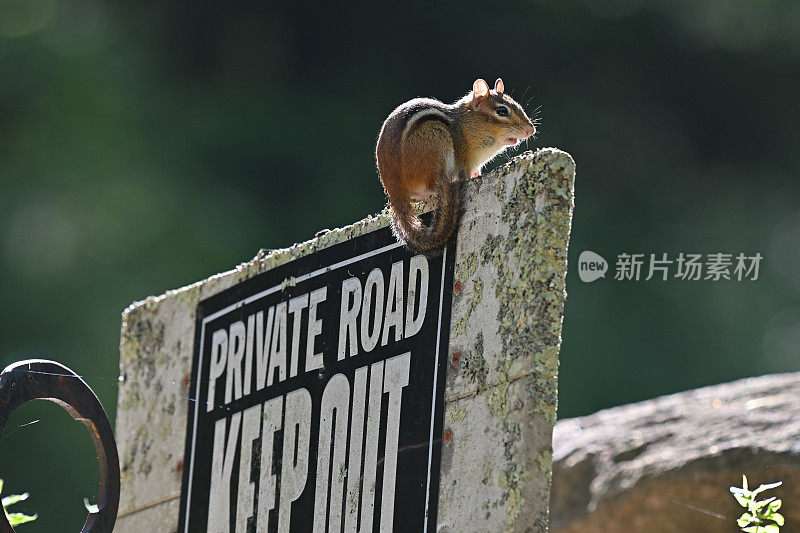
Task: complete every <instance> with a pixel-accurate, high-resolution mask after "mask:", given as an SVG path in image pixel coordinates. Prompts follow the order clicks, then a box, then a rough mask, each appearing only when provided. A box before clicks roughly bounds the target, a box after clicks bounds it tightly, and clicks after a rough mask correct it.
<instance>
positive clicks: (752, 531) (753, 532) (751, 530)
mask: <svg viewBox="0 0 800 533" xmlns="http://www.w3.org/2000/svg"><path fill="white" fill-rule="evenodd" d="M742 531H744V532H745V533H759V532H758V526H751V527H746V528H744V529H742Z"/></svg>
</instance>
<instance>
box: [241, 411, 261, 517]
mask: <svg viewBox="0 0 800 533" xmlns="http://www.w3.org/2000/svg"><path fill="white" fill-rule="evenodd" d="M259 433H261V404H258V405H254V406H253V407H250V408H248V409H245V411H244V416H243V418H242V450H241V452H240V454H239V494H238V497H237V501H236V533H240V532H241V533H246V531H247V519H248V518H250V517H251V516H253V506H254V504H255V500H254V497H255V489H256V486H255V483H253V482H252V481H251V480H250V472H251V470H252V459H253V441H254V440H255V439H257V438H258V435H259Z"/></svg>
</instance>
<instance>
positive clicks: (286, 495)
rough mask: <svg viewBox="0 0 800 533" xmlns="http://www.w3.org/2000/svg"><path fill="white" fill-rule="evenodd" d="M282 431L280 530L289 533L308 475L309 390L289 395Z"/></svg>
mask: <svg viewBox="0 0 800 533" xmlns="http://www.w3.org/2000/svg"><path fill="white" fill-rule="evenodd" d="M283 428H284V429H283V459H282V461H281V501H280V507H279V512H278V531H279V532H280V533H284V532H287V533H288V531H289V524H290V518H291V510H292V502H293V501H295V500H296V499H297V498H299V497H300V495H301V494H302V493H303V489H304V488H305V486H306V476H307V475H308V450H309V435H310V434H311V394H309V392H308V391H307V390H306V389H298V390H296V391H293V392H290V393H289V394H287V395H286V416H285V421H284V423H283ZM295 443H297V455H295V453H294V449H295Z"/></svg>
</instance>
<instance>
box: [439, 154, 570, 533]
mask: <svg viewBox="0 0 800 533" xmlns="http://www.w3.org/2000/svg"><path fill="white" fill-rule="evenodd" d="M573 178H574V163H573V161H572V158H571V157H570V156H569V155H568V154H566V153H564V152H561V151H558V150H554V149H544V150H540V151H538V152H536V153H535V154H532V153H527V154H524V155H522V156H520V157H518V158H515V159H514V160H512V161H511V162H510V163H509V164H508V165H505V166H503V167H500V168H499V169H498V170H497V171H495V173H493V174H490V175H487V176H484V177H483V178H482V180H481V182H480V184H477V183H476V184H474V185H473V184H472V183H470V185H469V187H468V189H469V194H470V200H469V201H468V202H467V204H466V208H465V219H464V220H463V221H462V227H461V229H460V232H459V250H460V251H459V252H458V253H457V255H456V278H457V279H458V280H460V282H461V285H460V287H461V291H459V292H457V294H456V295H455V296H454V311H453V321H452V326H451V343H455V346H456V347H457V349H458V348H460V349H461V352H462V354H461V361H462V362H461V367H460V371H459V374H458V377H457V378H456V379H455V380H451V379H448V383H451V382H452V383H453V387H454V388H456V389H457V392H456V393H455V394H453V393H450V398H451V401H452V402H455V404H456V405H457V404H458V403H459V402H466V403H465V405H470V407H469V408H468V414H467V416H466V417H465V420H464V422H463V424H466V425H463V424H462V425H460V426H459V427H458V430H459V434H461V435H463V434H464V432H465V431H466V432H467V433H470V432H476V433H478V434H477V435H476V436H475V437H474V438H472V439H470V441H469V443H468V444H463V445H464V446H476V447H479V448H483V449H484V454H485V456H486V457H487V459H486V461H487V465H488V466H487V467H490V468H491V469H492V471H493V472H495V474H494V475H493V476H489V477H487V476H485V475H484V474H483V473H482V472H475V473H474V474H473V473H472V471H470V470H469V469H468V468H467V467H464V468H462V469H460V470H459V469H458V468H457V465H456V464H454V465H453V468H452V469H451V470H450V472H449V475H459V476H460V481H459V483H462V482H464V481H467V479H470V480H471V479H472V478H473V477H475V481H474V482H478V483H481V484H482V485H486V487H487V491H488V492H487V493H486V494H491V495H492V496H491V498H490V499H489V500H481V501H474V502H473V505H474V506H477V507H481V506H482V504H485V505H483V507H485V508H487V509H497V512H493V511H492V512H486V513H484V514H480V515H478V514H475V515H472V514H471V513H470V511H469V510H468V509H466V508H465V507H464V506H463V505H462V506H458V509H459V511H460V512H461V513H466V515H467V516H470V518H469V519H468V520H465V521H462V522H460V523H461V525H462V526H463V527H472V528H478V529H480V528H481V527H483V528H484V529H485V530H503V529H505V530H508V531H546V528H547V497H546V495H547V493H548V491H549V486H550V479H551V466H550V465H551V462H552V461H551V457H550V436H551V432H552V426H553V424H554V422H555V415H556V408H557V404H558V396H557V383H558V381H557V380H558V352H559V349H560V343H561V337H560V335H561V322H562V315H563V311H564V301H565V298H566V291H565V276H566V258H567V244H568V239H569V232H570V226H571V215H572V208H573V197H572V181H573ZM478 189H480V191H478ZM478 192H479V194H478ZM477 346H479V347H480V348H479V349H475V348H476V347H477ZM477 354H480V355H481V357H480V359H477V357H476V356H477ZM484 365H485V366H484ZM476 369H480V372H476ZM484 372H485V373H484ZM478 377H479V379H478ZM448 378H449V376H448ZM469 386H471V389H470V387H469ZM448 387H450V385H448ZM449 390H450V389H449V388H448V391H449ZM471 395H475V396H471ZM472 398H475V399H476V400H477V401H482V402H483V405H484V406H485V413H486V416H487V417H488V418H480V417H478V418H475V417H476V416H478V415H473V412H474V411H475V410H476V406H475V405H474V402H473V400H472ZM452 407H453V404H450V405H449V406H448V408H449V409H452ZM450 420H451V421H452V418H451V419H450ZM470 420H474V421H479V420H482V421H483V422H479V423H483V424H485V429H484V431H485V432H488V434H489V435H491V439H492V442H494V443H496V444H495V445H493V446H488V447H486V446H485V445H482V444H480V442H481V437H480V433H479V429H480V426H476V425H475V424H474V423H473V424H472V425H471V424H470ZM467 438H469V437H467ZM463 440H464V438H462V439H461V441H463ZM456 451H457V452H458V451H459V450H458V449H457V450H456ZM460 451H461V453H467V454H469V451H468V450H467V449H465V448H461V450H460ZM475 458H477V457H475ZM490 458H491V459H490ZM473 460H474V459H473ZM494 480H496V483H497V485H494ZM443 486H446V483H444V481H443ZM543 496H544V498H543ZM454 501H457V500H450V499H448V500H447V504H445V505H444V507H445V509H444V510H442V507H440V516H446V517H451V516H453V515H452V512H451V510H450V507H451V506H453V505H454V503H453V502H454ZM489 503H490V505H489ZM487 506H488V507H487ZM443 513H444V514H443ZM500 519H502V522H498V520H500ZM475 520H484V521H485V523H483V524H482V525H481V526H478V525H477V524H478V522H475Z"/></svg>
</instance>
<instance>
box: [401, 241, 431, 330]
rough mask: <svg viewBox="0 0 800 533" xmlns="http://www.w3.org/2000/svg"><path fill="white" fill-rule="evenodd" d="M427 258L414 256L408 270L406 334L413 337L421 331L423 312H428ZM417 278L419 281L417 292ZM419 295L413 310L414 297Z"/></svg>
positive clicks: (423, 319)
mask: <svg viewBox="0 0 800 533" xmlns="http://www.w3.org/2000/svg"><path fill="white" fill-rule="evenodd" d="M428 277H429V274H428V258H427V257H425V256H424V255H415V256H414V257H412V258H411V266H409V268H408V299H407V302H406V306H407V307H406V334H405V337H406V338H409V337H413V336H414V335H416V334H417V333H419V330H421V329H422V324H423V323H424V322H425V312H426V311H427V310H428ZM417 278H419V280H420V287H419V291H417ZM417 294H419V305H418V306H417V308H416V309H414V302H415V299H416V298H415V295H417Z"/></svg>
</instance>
